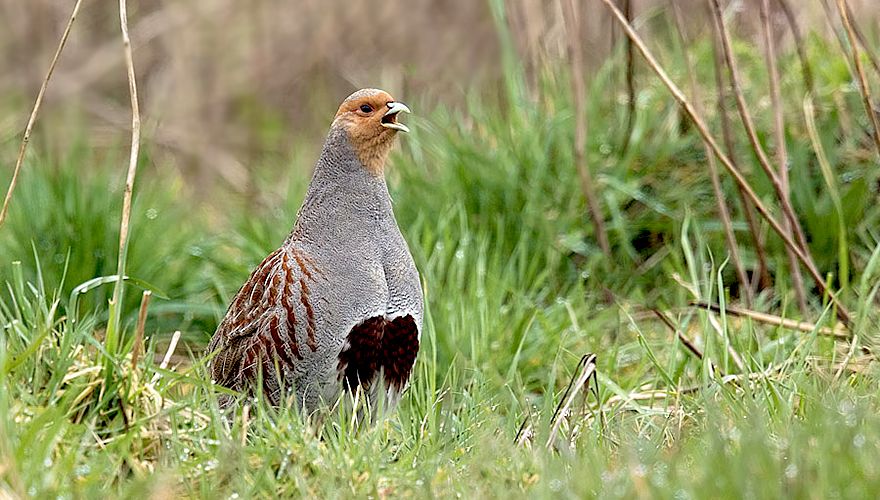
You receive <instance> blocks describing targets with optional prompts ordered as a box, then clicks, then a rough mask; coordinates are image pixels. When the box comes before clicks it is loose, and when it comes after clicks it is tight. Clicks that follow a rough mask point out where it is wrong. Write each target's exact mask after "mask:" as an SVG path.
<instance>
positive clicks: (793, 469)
mask: <svg viewBox="0 0 880 500" xmlns="http://www.w3.org/2000/svg"><path fill="white" fill-rule="evenodd" d="M797 474H798V468H797V465H795V464H788V466H787V467H786V468H785V477H787V478H788V479H794V478H796V477H797Z"/></svg>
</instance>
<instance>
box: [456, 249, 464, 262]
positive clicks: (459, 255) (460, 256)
mask: <svg viewBox="0 0 880 500" xmlns="http://www.w3.org/2000/svg"><path fill="white" fill-rule="evenodd" d="M463 259H464V250H462V249H460V248H459V249H458V250H456V251H455V260H463Z"/></svg>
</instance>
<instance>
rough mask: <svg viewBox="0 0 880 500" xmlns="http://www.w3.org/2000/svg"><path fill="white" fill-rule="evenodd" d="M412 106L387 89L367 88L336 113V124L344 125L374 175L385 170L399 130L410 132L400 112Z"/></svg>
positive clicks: (362, 161) (358, 92) (365, 164)
mask: <svg viewBox="0 0 880 500" xmlns="http://www.w3.org/2000/svg"><path fill="white" fill-rule="evenodd" d="M401 112H404V113H409V108H408V107H407V106H406V104H403V103H402V102H397V101H395V100H394V98H393V97H391V95H389V94H388V93H387V92H385V91H382V90H377V89H363V90H359V91H357V92H355V93H354V94H352V95H350V96H349V97H348V98H347V99H346V100H345V101H344V102H343V103H342V105H341V106H339V111H337V112H336V118H335V119H334V120H333V126H334V127H343V129H344V130H345V131H346V133H347V134H348V139H349V141H350V142H351V145H352V146H353V147H354V150H355V153H357V155H358V158H359V159H360V160H361V163H363V165H364V167H365V168H366V169H367V170H368V171H370V173H372V174H374V175H379V174H381V173H382V171H383V169H384V166H385V159H386V158H387V157H388V152H389V151H390V150H391V145H392V144H393V142H392V141H393V139H394V136H395V135H397V132H398V131H402V132H409V129H408V128H407V127H406V125H404V124H402V123H399V122H398V115H399V114H400V113H401Z"/></svg>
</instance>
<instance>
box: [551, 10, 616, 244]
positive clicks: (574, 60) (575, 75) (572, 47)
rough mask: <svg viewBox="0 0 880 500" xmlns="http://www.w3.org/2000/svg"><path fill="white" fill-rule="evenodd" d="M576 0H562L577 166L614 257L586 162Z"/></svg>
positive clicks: (600, 234)
mask: <svg viewBox="0 0 880 500" xmlns="http://www.w3.org/2000/svg"><path fill="white" fill-rule="evenodd" d="M575 1H576V0H562V9H563V17H564V18H565V25H566V26H565V27H566V30H567V31H568V49H569V55H570V58H571V91H572V95H573V98H574V113H575V136H574V157H575V167H576V168H577V171H578V176H579V177H580V181H581V190H582V191H583V193H584V198H586V201H587V207H588V210H589V213H590V218H591V219H592V221H593V229H594V230H595V231H596V240H597V241H598V243H599V247H600V248H601V249H602V253H604V254H605V256H606V257H609V258H610V257H611V245H610V244H609V243H608V232H607V231H606V229H605V219H604V218H603V216H602V208H601V206H600V205H599V200H598V198H597V197H596V190H595V187H594V183H593V177H592V175H591V174H590V168H589V166H588V165H587V161H586V142H587V110H586V103H585V102H584V99H585V94H586V85H585V83H584V64H583V50H582V47H581V22H580V19H579V18H578V16H577V15H576V9H575V7H576V5H575Z"/></svg>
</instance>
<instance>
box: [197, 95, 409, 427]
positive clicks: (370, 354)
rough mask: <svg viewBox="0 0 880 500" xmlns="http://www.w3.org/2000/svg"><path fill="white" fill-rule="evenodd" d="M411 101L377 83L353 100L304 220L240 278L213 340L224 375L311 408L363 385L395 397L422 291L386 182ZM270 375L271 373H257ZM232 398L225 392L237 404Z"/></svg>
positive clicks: (221, 380)
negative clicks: (400, 118) (398, 98)
mask: <svg viewBox="0 0 880 500" xmlns="http://www.w3.org/2000/svg"><path fill="white" fill-rule="evenodd" d="M401 112H409V108H408V107H407V106H406V105H405V104H403V103H401V102H397V101H395V100H394V99H393V98H392V97H391V96H390V95H389V94H388V93H386V92H384V91H381V90H377V89H363V90H359V91H357V92H355V93H353V94H351V95H350V96H348V98H346V99H345V101H343V103H342V105H341V106H340V107H339V110H338V111H337V113H336V117H335V119H334V120H333V123H332V125H331V126H330V131H329V133H328V135H327V139H326V141H325V143H324V147H323V150H322V151H321V155H320V157H319V158H318V161H317V164H316V166H315V170H314V174H313V176H312V180H311V184H310V185H309V189H308V192H307V194H306V197H305V200H304V201H303V204H302V207H301V208H300V210H299V213H298V215H297V218H296V223H295V225H294V227H293V230H292V231H291V233H290V235H289V236H288V237H287V239H286V240H285V241H284V243H283V244H282V245H281V247H280V248H278V249H277V250H275V251H274V252H272V253H271V254H270V255H269V256H268V257H266V258H265V259H264V260H263V262H262V263H260V265H258V266H257V268H256V269H255V270H254V271H253V273H252V274H251V275H250V278H249V279H248V280H247V282H246V283H245V284H244V285H243V286H242V287H241V289H240V290H239V291H238V293H237V294H236V296H235V298H234V299H233V300H232V303H231V304H230V306H229V309H228V310H227V312H226V316H225V317H224V319H223V321H222V322H221V323H220V325H219V326H218V327H217V331H216V332H215V333H214V336H213V338H212V339H211V343H210V345H209V347H208V353H209V355H210V356H212V357H211V358H210V373H211V377H212V379H213V381H214V382H215V383H216V384H219V385H221V386H224V387H228V388H230V389H233V390H236V391H241V392H244V393H253V391H254V390H255V389H257V388H258V386H261V389H262V392H263V395H264V397H265V398H266V399H267V400H268V401H269V402H270V403H271V404H272V405H276V406H277V405H282V404H284V403H285V402H286V401H290V400H291V398H290V396H293V398H292V400H293V401H294V402H295V403H294V404H295V405H296V406H298V407H299V408H300V409H302V410H303V411H305V412H307V413H311V412H314V411H315V410H316V409H318V408H319V407H321V405H322V404H326V405H332V404H333V403H335V402H336V401H337V400H338V398H339V396H340V394H342V393H343V391H350V392H351V393H352V394H354V391H356V390H358V389H359V388H360V389H361V390H362V391H363V394H364V395H365V397H366V398H367V400H368V401H369V402H370V403H371V404H372V405H377V404H378V402H379V400H380V398H381V400H382V401H383V404H384V407H385V408H386V409H388V408H391V407H393V406H394V405H395V404H396V403H397V401H398V400H399V398H400V395H401V392H402V391H403V389H404V388H405V387H406V385H407V382H408V380H409V378H410V374H411V372H412V369H413V365H414V363H415V359H416V355H417V354H418V350H419V341H420V337H421V328H422V312H423V297H422V290H421V284H420V280H419V273H418V270H417V269H416V266H415V263H414V262H413V258H412V255H411V254H410V251H409V248H408V247H407V244H406V241H405V240H404V238H403V236H402V235H401V232H400V229H399V228H398V226H397V221H396V219H395V217H394V212H393V210H392V206H391V197H390V196H389V194H388V187H387V185H386V183H385V176H384V169H385V161H386V159H387V157H388V153H389V151H390V150H391V146H392V144H393V141H394V137H395V136H396V134H397V132H398V131H403V132H408V131H409V129H408V128H407V127H406V126H405V125H403V124H402V123H399V122H398V115H399V114H400V113H401ZM257 381H260V384H257ZM233 400H234V399H233V398H229V397H226V398H222V399H221V403H222V404H224V405H228V404H230V402H231V401H233Z"/></svg>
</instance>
